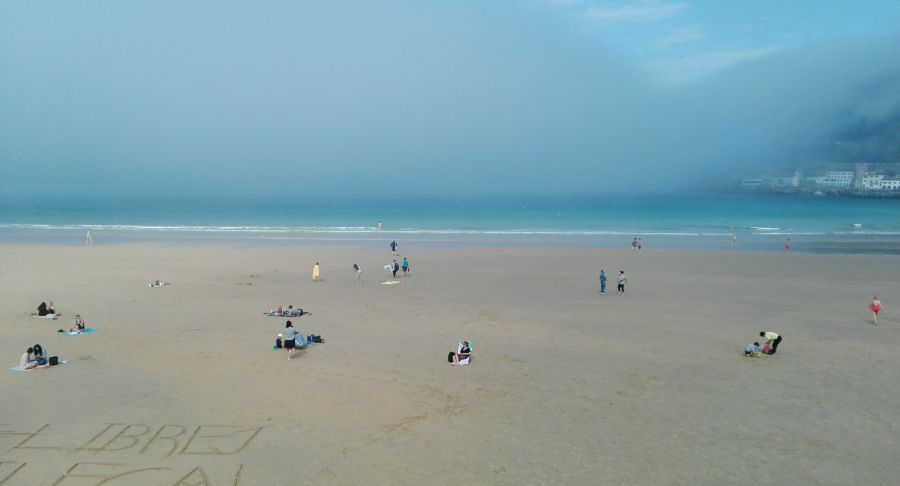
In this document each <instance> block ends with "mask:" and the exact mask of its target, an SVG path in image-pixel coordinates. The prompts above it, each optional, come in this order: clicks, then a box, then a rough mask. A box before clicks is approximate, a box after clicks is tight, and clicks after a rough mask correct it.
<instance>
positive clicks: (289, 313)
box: [272, 305, 303, 317]
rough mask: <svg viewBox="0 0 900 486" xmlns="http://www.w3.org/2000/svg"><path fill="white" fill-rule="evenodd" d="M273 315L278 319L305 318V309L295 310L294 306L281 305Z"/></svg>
mask: <svg viewBox="0 0 900 486" xmlns="http://www.w3.org/2000/svg"><path fill="white" fill-rule="evenodd" d="M272 315H274V316H278V317H301V316H303V309H301V308H299V307H298V308H296V309H295V308H294V306H293V305H288V306H287V307H285V306H283V305H279V306H278V308H277V309H275V311H274V312H273V313H272Z"/></svg>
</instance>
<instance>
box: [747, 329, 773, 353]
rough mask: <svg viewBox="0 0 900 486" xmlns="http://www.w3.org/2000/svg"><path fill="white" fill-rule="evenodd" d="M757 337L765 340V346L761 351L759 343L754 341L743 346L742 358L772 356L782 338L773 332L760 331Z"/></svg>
mask: <svg viewBox="0 0 900 486" xmlns="http://www.w3.org/2000/svg"><path fill="white" fill-rule="evenodd" d="M759 337H761V338H763V339H764V340H765V344H764V345H763V347H762V349H760V347H759V341H761V340H756V341H753V342H752V343H750V344H748V345H746V346H744V356H746V357H748V358H755V357H757V356H760V355H762V354H768V355H773V354H775V352H776V351H778V345H779V344H781V341H782V338H781V334H778V333H777V332H775V331H761V332H760V333H759Z"/></svg>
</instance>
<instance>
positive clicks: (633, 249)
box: [631, 236, 637, 251]
mask: <svg viewBox="0 0 900 486" xmlns="http://www.w3.org/2000/svg"><path fill="white" fill-rule="evenodd" d="M631 251H637V236H635V237H634V239H633V240H631Z"/></svg>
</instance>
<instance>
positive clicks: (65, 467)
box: [0, 242, 900, 486]
mask: <svg viewBox="0 0 900 486" xmlns="http://www.w3.org/2000/svg"><path fill="white" fill-rule="evenodd" d="M401 243H402V242H401ZM402 256H408V257H409V258H410V263H411V267H412V274H411V275H410V276H409V277H407V278H399V279H398V280H401V281H404V282H405V283H401V284H396V285H380V284H379V282H381V281H382V280H385V279H387V278H388V277H389V273H388V272H385V271H384V270H383V266H384V265H385V264H387V263H389V262H391V260H392V259H393V258H397V260H398V261H400V258H401V257H402ZM316 261H318V262H320V263H321V268H322V278H323V280H322V281H321V282H319V283H317V284H314V283H312V281H311V278H310V271H311V269H312V265H313V263H314V262H316ZM353 263H358V264H360V265H361V266H362V268H363V270H364V272H363V275H362V277H363V283H362V284H355V283H354V281H353V280H354V276H353V271H352V270H351V265H352V264H353ZM601 268H603V269H605V270H606V272H607V274H608V275H609V276H610V289H609V292H608V293H607V295H605V296H600V295H599V294H598V289H597V274H598V273H599V271H600V269H601ZM618 270H625V272H626V276H627V277H628V280H629V283H628V286H627V293H626V295H624V296H619V295H616V293H615V282H614V275H615V273H617V271H618ZM897 275H900V260H898V259H897V258H896V257H879V256H861V255H859V256H849V255H809V254H780V253H743V252H726V251H720V252H712V251H707V252H700V251H697V252H692V251H682V252H665V253H655V252H645V253H643V254H635V253H632V252H631V251H627V250H621V251H620V250H591V249H564V250H562V249H553V248H527V249H523V248H519V249H496V248H492V249H478V248H468V249H462V248H460V249H440V250H429V251H409V252H406V250H405V249H404V248H403V246H402V245H401V254H400V257H394V256H393V255H391V253H390V252H389V251H388V250H387V245H386V244H385V250H384V251H374V250H370V249H358V248H356V247H354V246H352V245H344V246H335V247H315V246H306V247H302V248H288V247H281V248H279V247H274V248H271V247H267V248H260V247H253V246H228V245H224V244H223V245H204V246H199V245H194V246H191V245H184V246H169V245H163V244H152V245H150V244H124V245H107V246H96V247H94V248H90V249H87V248H81V247H71V246H38V245H29V246H24V245H4V246H2V247H0V296H2V299H0V336H2V338H0V357H2V358H3V360H5V361H4V362H5V363H6V364H5V365H4V366H5V368H9V367H12V366H15V365H16V363H17V362H18V358H19V356H20V355H21V354H22V352H23V351H24V350H25V348H27V347H28V346H30V345H32V344H34V343H40V344H42V345H43V346H44V347H45V348H46V349H47V350H48V351H49V354H50V355H52V356H59V357H60V359H64V360H68V361H70V362H69V363H68V364H64V365H60V366H58V367H54V368H52V369H42V370H35V371H30V372H27V373H21V372H14V371H6V370H4V372H3V373H0V390H2V396H3V400H2V401H0V484H3V485H10V486H12V485H37V484H61V485H85V484H100V483H101V482H103V481H106V482H103V484H160V485H175V484H209V485H216V486H218V485H238V484H239V485H257V484H260V485H268V484H272V485H282V484H342V485H343V484H346V485H355V484H384V485H391V484H409V485H422V484H445V483H448V482H451V481H452V482H461V483H462V484H510V485H512V484H515V485H521V484H710V485H721V484H893V483H895V482H896V478H897V476H898V474H900V464H898V463H897V461H896V450H897V446H896V445H897V443H898V442H900V408H898V405H897V404H898V403H900V390H898V388H897V386H896V383H897V376H900V359H898V358H897V354H896V350H897V349H898V346H900V313H898V311H897V310H895V309H898V308H900V282H898V281H897ZM157 279H158V280H163V281H166V282H171V283H172V285H170V286H168V287H165V288H161V289H151V288H148V286H147V284H148V283H149V282H151V281H153V280H157ZM873 294H878V295H879V296H880V297H881V300H882V302H884V305H885V311H884V313H883V315H882V318H881V320H880V321H881V322H880V324H879V325H878V326H875V325H873V323H872V321H871V314H870V313H869V312H868V310H867V305H868V302H869V299H871V297H872V295H873ZM47 300H53V301H54V302H55V304H56V307H57V310H59V311H60V312H62V314H63V317H61V318H60V319H58V320H55V321H53V320H43V319H34V318H32V317H30V316H29V314H30V313H31V312H33V311H34V310H35V308H36V306H37V305H38V304H39V303H40V302H41V301H47ZM279 304H285V305H286V304H293V305H295V306H299V307H302V308H303V309H304V310H305V311H307V312H309V313H310V314H309V315H305V316H303V317H299V318H294V319H291V320H292V321H293V322H294V324H295V327H297V328H298V329H299V330H300V331H301V332H303V333H304V334H319V335H322V336H323V337H324V338H325V339H326V343H324V344H317V345H314V346H312V347H311V348H310V349H308V350H305V351H302V352H300V353H299V355H298V356H297V357H295V359H294V360H292V361H288V360H287V359H286V353H285V352H284V351H277V352H276V351H273V350H272V345H273V341H274V338H275V336H276V334H278V333H279V332H281V331H282V329H283V327H284V321H285V319H283V318H275V317H266V316H264V315H263V314H262V312H263V311H265V310H268V309H273V308H275V307H277V306H278V305H279ZM75 314H80V315H81V316H82V317H83V318H84V319H85V321H86V322H87V324H88V326H89V327H91V328H94V329H96V330H97V332H96V333H95V334H90V335H81V336H77V337H62V336H58V335H57V333H56V331H57V329H60V328H68V327H69V326H71V323H72V317H73V316H74V315H75ZM764 330H773V331H777V332H779V333H781V334H782V335H783V336H784V342H783V343H782V345H781V347H780V348H779V352H778V354H777V355H775V356H771V357H770V356H764V357H760V358H756V359H750V358H744V357H743V356H742V348H743V346H744V345H745V344H747V343H748V342H752V341H753V340H754V338H755V337H757V335H758V333H759V331H764ZM463 338H468V339H471V341H472V343H473V348H474V359H473V362H472V364H471V365H469V366H467V367H453V366H450V365H449V364H448V363H447V353H448V352H449V351H451V350H454V349H455V347H456V343H457V340H458V339H463ZM204 481H205V482H204Z"/></svg>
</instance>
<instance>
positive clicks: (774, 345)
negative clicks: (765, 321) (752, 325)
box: [759, 331, 781, 354]
mask: <svg viewBox="0 0 900 486" xmlns="http://www.w3.org/2000/svg"><path fill="white" fill-rule="evenodd" d="M759 337H763V338H766V347H767V348H768V349H769V354H775V351H777V350H778V345H779V344H781V334H778V333H777V332H773V331H762V332H760V333H759Z"/></svg>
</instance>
